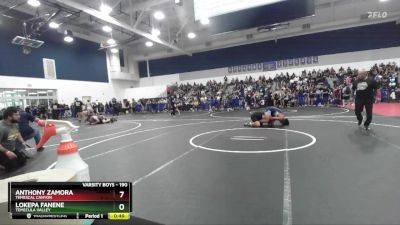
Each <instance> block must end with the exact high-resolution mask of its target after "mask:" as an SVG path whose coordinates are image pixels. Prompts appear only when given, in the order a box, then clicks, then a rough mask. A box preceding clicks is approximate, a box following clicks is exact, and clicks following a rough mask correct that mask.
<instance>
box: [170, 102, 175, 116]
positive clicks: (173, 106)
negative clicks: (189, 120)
mask: <svg viewBox="0 0 400 225" xmlns="http://www.w3.org/2000/svg"><path fill="white" fill-rule="evenodd" d="M175 113H176V106H175V104H174V105H172V112H171V115H173V116H175Z"/></svg>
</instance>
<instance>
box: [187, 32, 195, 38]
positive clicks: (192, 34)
mask: <svg viewBox="0 0 400 225" xmlns="http://www.w3.org/2000/svg"><path fill="white" fill-rule="evenodd" d="M187 36H188V38H190V39H193V38H195V37H196V34H195V33H193V32H190V33H188V34H187Z"/></svg>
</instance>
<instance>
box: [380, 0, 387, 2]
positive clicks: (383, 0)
mask: <svg viewBox="0 0 400 225" xmlns="http://www.w3.org/2000/svg"><path fill="white" fill-rule="evenodd" d="M379 1H380V2H387V1H388V0H379Z"/></svg>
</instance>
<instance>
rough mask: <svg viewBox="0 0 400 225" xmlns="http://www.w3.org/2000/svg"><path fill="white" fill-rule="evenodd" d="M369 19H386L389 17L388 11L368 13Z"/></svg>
mask: <svg viewBox="0 0 400 225" xmlns="http://www.w3.org/2000/svg"><path fill="white" fill-rule="evenodd" d="M367 13H368V18H369V19H384V18H386V17H387V16H388V13H387V12H386V11H374V12H367Z"/></svg>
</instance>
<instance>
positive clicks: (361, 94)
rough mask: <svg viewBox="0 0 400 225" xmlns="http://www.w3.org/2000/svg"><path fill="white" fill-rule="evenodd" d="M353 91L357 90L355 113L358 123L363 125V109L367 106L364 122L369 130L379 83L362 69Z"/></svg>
mask: <svg viewBox="0 0 400 225" xmlns="http://www.w3.org/2000/svg"><path fill="white" fill-rule="evenodd" d="M352 89H353V91H355V113H356V116H357V120H358V125H359V126H361V123H362V121H363V116H362V114H361V113H362V111H363V110H364V107H365V112H366V114H367V119H366V120H365V122H364V128H365V130H369V124H370V123H371V120H372V107H373V104H374V96H375V92H376V90H377V89H378V83H377V82H376V81H375V80H374V79H373V78H371V77H368V73H367V71H365V70H362V71H360V72H359V73H358V76H357V79H356V80H355V81H354V83H353V88H352Z"/></svg>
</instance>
